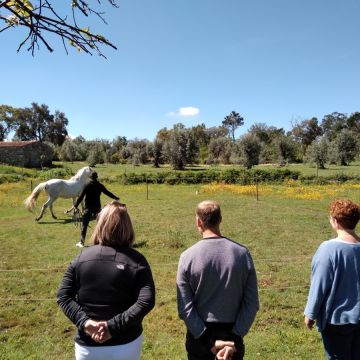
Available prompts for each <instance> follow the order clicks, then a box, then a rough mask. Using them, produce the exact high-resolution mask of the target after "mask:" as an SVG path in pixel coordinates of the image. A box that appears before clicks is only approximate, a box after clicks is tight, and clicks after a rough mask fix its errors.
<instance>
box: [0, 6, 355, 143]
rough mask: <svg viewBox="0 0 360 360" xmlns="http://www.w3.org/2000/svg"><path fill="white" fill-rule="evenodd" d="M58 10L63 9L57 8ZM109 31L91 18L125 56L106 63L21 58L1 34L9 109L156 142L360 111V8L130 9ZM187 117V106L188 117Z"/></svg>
mask: <svg viewBox="0 0 360 360" xmlns="http://www.w3.org/2000/svg"><path fill="white" fill-rule="evenodd" d="M54 1H55V0H54ZM104 8H105V10H106V12H107V13H106V15H105V17H106V19H107V22H108V25H106V26H105V25H103V24H101V23H100V22H98V21H97V20H93V21H90V23H89V21H87V22H86V21H85V22H84V25H85V24H89V25H90V29H91V30H94V31H95V32H97V33H102V34H103V35H104V36H105V37H107V38H108V39H110V40H111V41H112V42H113V43H114V44H115V45H116V46H117V47H118V50H117V51H114V50H112V49H110V48H109V49H104V53H105V55H106V56H107V58H108V59H107V60H105V59H103V58H101V57H98V56H97V55H94V56H87V55H85V54H81V53H80V54H79V53H77V52H76V51H75V50H73V49H70V54H69V55H66V53H65V51H64V50H63V49H62V45H61V43H60V41H56V40H53V41H52V45H53V46H54V47H55V51H54V52H53V53H49V52H48V51H47V50H46V49H45V48H44V47H42V48H41V50H40V51H38V52H37V53H36V55H35V57H32V56H31V54H30V53H28V52H27V51H26V50H25V49H24V50H22V51H21V52H20V53H17V52H16V50H17V47H18V44H19V41H20V40H21V39H22V36H23V35H22V33H21V32H20V31H19V30H15V31H6V32H4V33H0V44H1V65H2V66H1V87H0V104H7V105H12V106H15V107H26V106H30V104H31V102H33V101H35V102H38V103H41V104H42V103H45V104H47V105H49V107H50V110H51V111H52V112H54V111H55V110H61V111H63V112H64V113H65V114H66V116H67V118H68V119H69V126H68V131H69V133H70V134H71V135H72V136H78V135H82V136H84V137H85V138H86V139H88V140H90V139H95V138H104V139H109V140H111V139H113V138H114V137H116V136H126V137H127V138H128V139H133V138H135V137H137V138H147V139H149V140H153V139H154V137H155V136H156V133H157V131H158V130H159V129H161V128H163V127H167V128H171V127H172V126H173V125H174V124H175V123H178V122H182V123H183V124H185V125H186V126H193V125H197V124H200V123H205V125H206V126H207V127H211V126H218V125H220V124H221V122H222V120H223V118H224V117H225V116H226V115H228V114H229V113H230V112H231V111H233V110H234V111H237V112H239V113H240V114H241V115H242V116H243V117H244V119H245V124H244V126H243V127H241V129H239V130H238V131H237V136H239V135H241V134H243V133H245V132H246V131H247V130H248V129H249V127H250V126H251V125H252V124H254V123H259V122H262V123H266V124H267V125H273V126H277V127H283V128H285V129H286V130H289V129H290V128H291V123H292V122H294V121H301V120H303V119H306V118H310V117H312V116H316V117H318V119H319V120H320V121H321V119H322V117H323V116H324V115H326V114H329V113H331V112H334V111H338V112H344V113H348V114H350V113H352V112H355V111H360V86H359V84H360V27H359V25H358V23H359V18H360V2H359V1H358V0H343V1H338V0H316V1H314V0H302V1H300V0H223V1H220V0H181V1H179V0H177V1H174V0H143V1H140V0H120V1H119V8H118V9H114V8H110V7H108V6H105V7H104ZM183 108H185V109H183Z"/></svg>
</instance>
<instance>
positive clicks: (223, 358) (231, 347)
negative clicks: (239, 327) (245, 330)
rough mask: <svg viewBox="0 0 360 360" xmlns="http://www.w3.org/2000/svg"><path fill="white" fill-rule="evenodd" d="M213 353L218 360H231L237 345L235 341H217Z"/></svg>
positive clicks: (212, 349)
mask: <svg viewBox="0 0 360 360" xmlns="http://www.w3.org/2000/svg"><path fill="white" fill-rule="evenodd" d="M211 352H212V353H213V354H214V355H216V359H218V360H231V358H232V356H233V354H234V353H235V352H236V349H235V343H234V342H233V341H224V340H216V341H215V344H214V346H213V347H212V348H211Z"/></svg>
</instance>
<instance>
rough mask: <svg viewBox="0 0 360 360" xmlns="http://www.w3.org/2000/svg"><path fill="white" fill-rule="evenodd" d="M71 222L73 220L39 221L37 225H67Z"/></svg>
mask: <svg viewBox="0 0 360 360" xmlns="http://www.w3.org/2000/svg"><path fill="white" fill-rule="evenodd" d="M71 222H74V220H73V219H57V220H53V221H41V220H39V221H38V222H37V223H38V224H45V225H55V224H69V223H71Z"/></svg>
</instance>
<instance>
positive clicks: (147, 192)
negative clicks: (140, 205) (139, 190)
mask: <svg viewBox="0 0 360 360" xmlns="http://www.w3.org/2000/svg"><path fill="white" fill-rule="evenodd" d="M145 181H146V200H149V184H148V180H147V175H145Z"/></svg>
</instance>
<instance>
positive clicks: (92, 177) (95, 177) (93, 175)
mask: <svg viewBox="0 0 360 360" xmlns="http://www.w3.org/2000/svg"><path fill="white" fill-rule="evenodd" d="M90 178H91V179H93V180H96V179H97V178H98V174H97V172H96V171H94V172H93V173H91V175H90Z"/></svg>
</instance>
